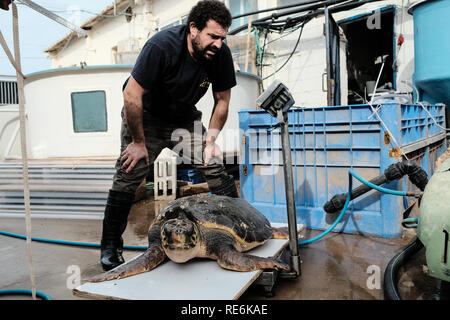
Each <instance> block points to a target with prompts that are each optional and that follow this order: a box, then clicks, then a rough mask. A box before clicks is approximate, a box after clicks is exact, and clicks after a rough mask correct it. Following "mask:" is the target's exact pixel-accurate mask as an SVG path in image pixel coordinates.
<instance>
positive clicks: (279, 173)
mask: <svg viewBox="0 0 450 320" xmlns="http://www.w3.org/2000/svg"><path fill="white" fill-rule="evenodd" d="M426 108H427V110H428V112H429V113H430V114H431V115H432V116H433V117H434V119H435V120H436V122H437V123H438V124H439V125H440V126H444V123H445V116H444V108H445V107H444V106H443V105H434V106H426ZM377 112H378V114H379V117H380V118H381V120H382V121H383V124H382V122H381V121H380V119H379V118H378V117H377V116H376V115H374V114H373V111H372V109H371V107H370V106H369V105H351V106H327V107H314V108H293V109H291V110H290V111H289V113H288V119H289V133H290V145H291V152H292V164H293V167H292V170H293V175H294V188H295V190H296V194H295V203H296V211H297V221H298V223H303V224H305V225H306V226H307V227H308V228H312V229H321V230H324V229H327V228H328V227H329V224H328V223H327V222H326V221H325V212H324V211H323V205H324V204H325V202H327V201H328V200H329V199H331V197H332V196H334V195H335V194H338V193H344V192H347V188H348V170H349V169H353V170H354V171H355V172H356V173H358V174H359V175H361V176H362V177H363V178H366V179H367V180H370V179H372V178H374V177H375V176H378V175H380V174H381V173H383V171H384V170H385V169H386V168H387V167H388V166H389V165H390V164H392V163H395V162H397V161H399V160H401V158H400V157H399V155H400V154H404V155H406V156H407V157H408V159H410V160H414V161H416V162H417V163H419V164H420V165H421V166H422V167H423V168H424V169H425V170H426V171H427V173H428V174H429V175H431V174H432V172H433V168H434V161H430V160H432V159H434V160H435V159H436V158H437V157H438V156H439V155H440V154H442V153H443V152H444V151H445V148H446V143H445V131H444V130H443V129H441V128H439V126H437V125H436V123H435V122H434V121H433V119H432V118H431V117H430V116H429V114H428V113H427V112H426V111H425V110H424V109H423V108H422V106H418V105H402V104H398V103H396V102H388V103H385V104H383V105H382V106H381V108H380V109H379V110H378V111H377ZM277 122H278V120H277V119H275V118H274V117H272V116H271V115H269V114H268V113H266V112H265V111H255V110H241V111H240V112H239V123H240V129H241V130H242V131H243V134H244V135H245V138H243V139H242V141H243V146H242V148H241V156H240V180H241V184H240V186H241V197H242V198H244V199H246V200H247V201H248V202H249V203H250V204H252V205H253V206H254V207H255V208H257V209H258V210H260V211H261V212H262V213H264V214H265V215H266V217H267V218H268V219H269V220H270V221H271V222H281V223H287V212H286V198H285V186H284V174H283V166H282V165H283V158H282V149H281V134H280V129H279V128H276V127H275V128H274V127H273V126H274V125H275V124H276V123H277ZM386 128H387V129H389V132H390V133H391V135H392V136H389V135H388V134H386V132H387V130H386ZM403 159H405V158H404V157H403ZM358 185H360V182H359V181H357V180H356V179H354V180H353V187H354V188H355V187H357V186H358ZM384 186H385V187H387V188H390V189H396V190H412V188H413V186H411V185H410V184H409V182H408V181H407V180H406V179H403V180H402V181H398V182H391V183H389V184H386V185H384ZM407 187H408V189H407ZM404 205H405V201H404V199H402V198H401V197H395V196H392V195H387V194H380V193H379V192H378V191H370V192H368V193H367V194H365V195H363V196H361V197H359V198H358V199H356V200H355V201H352V202H351V205H350V206H349V209H348V211H347V212H346V214H345V215H344V218H343V219H342V221H341V222H340V223H339V224H338V225H337V226H336V228H335V229H334V231H339V232H345V233H363V234H369V235H378V236H382V237H398V236H400V235H401V232H402V229H401V224H400V221H401V219H402V216H401V213H402V211H403V210H404Z"/></svg>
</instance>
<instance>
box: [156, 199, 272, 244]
mask: <svg viewBox="0 0 450 320" xmlns="http://www.w3.org/2000/svg"><path fill="white" fill-rule="evenodd" d="M178 217H180V218H181V217H187V218H188V219H189V220H191V221H194V222H195V223H197V224H198V225H200V226H203V227H204V228H208V229H222V230H226V231H228V232H229V233H230V234H232V235H233V236H234V237H235V238H237V240H239V241H240V242H246V243H249V244H250V243H261V242H265V241H266V240H268V239H270V237H271V236H272V228H271V226H270V223H269V221H268V220H267V218H266V217H265V216H264V215H263V214H262V213H261V212H259V211H258V210H256V209H255V208H254V207H252V206H251V205H250V204H249V203H248V202H247V201H246V200H244V199H240V198H230V197H226V196H218V195H193V196H189V197H183V198H180V199H177V200H174V201H172V202H171V203H170V204H169V206H168V207H166V208H165V209H163V210H162V211H160V213H159V214H158V215H157V216H156V217H155V220H154V223H153V224H162V223H164V222H165V221H167V220H169V219H174V218H178Z"/></svg>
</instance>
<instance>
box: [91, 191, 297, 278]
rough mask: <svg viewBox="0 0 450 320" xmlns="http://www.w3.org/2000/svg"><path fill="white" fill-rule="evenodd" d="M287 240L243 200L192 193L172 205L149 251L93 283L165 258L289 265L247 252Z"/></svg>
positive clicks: (244, 266) (160, 217)
mask: <svg viewBox="0 0 450 320" xmlns="http://www.w3.org/2000/svg"><path fill="white" fill-rule="evenodd" d="M272 237H273V238H287V237H288V235H287V234H286V233H284V232H282V231H281V230H278V229H275V228H272V227H271V225H270V223H269V221H268V220H267V219H266V217H265V216H264V215H263V214H262V213H260V212H259V211H258V210H256V209H255V208H254V207H252V206H251V205H250V204H249V203H248V202H247V201H245V200H244V199H240V198H231V197H227V196H218V195H193V196H188V197H184V198H180V199H177V200H174V201H172V202H171V203H169V206H167V207H166V208H165V209H163V210H162V211H161V212H160V213H159V214H157V215H156V217H155V219H154V221H153V223H152V224H151V225H150V227H149V231H148V249H147V251H145V252H144V253H143V254H141V255H140V256H138V257H136V258H135V259H133V260H130V261H129V262H127V263H125V264H122V265H120V266H118V267H116V268H114V269H112V270H110V271H108V272H106V273H103V274H100V275H97V276H95V277H93V278H91V279H88V280H87V281H89V282H100V281H105V280H112V279H118V278H125V277H128V276H132V275H135V274H138V273H143V272H147V271H150V270H152V269H154V268H156V267H157V266H158V265H159V264H161V263H162V262H163V261H164V260H165V259H166V257H168V258H169V259H170V260H172V261H174V262H178V263H182V262H186V261H188V260H190V259H192V258H195V257H201V258H210V259H214V260H217V262H218V264H219V265H220V266H221V267H222V268H225V269H230V270H236V271H251V270H256V269H282V270H288V269H289V266H288V265H287V264H286V263H284V262H282V261H279V260H277V259H274V258H263V257H257V256H253V255H249V254H246V253H243V252H245V251H248V250H250V249H252V248H254V247H256V246H259V245H262V244H263V243H265V242H266V241H267V240H269V239H270V238H272Z"/></svg>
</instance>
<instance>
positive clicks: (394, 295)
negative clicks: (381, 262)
mask: <svg viewBox="0 0 450 320" xmlns="http://www.w3.org/2000/svg"><path fill="white" fill-rule="evenodd" d="M422 248H423V244H422V242H421V241H420V240H419V238H416V239H415V240H414V241H413V242H411V243H410V244H409V245H407V246H406V247H405V248H404V249H403V250H402V251H400V252H399V253H397V254H396V255H395V256H394V257H393V258H392V259H391V261H389V263H388V265H387V267H386V270H385V271H384V282H383V289H384V298H385V299H387V300H402V298H401V297H400V294H399V293H398V289H397V281H398V270H399V269H400V267H401V266H403V265H404V264H406V262H407V261H408V260H409V258H410V257H411V256H412V255H414V254H415V253H417V252H418V251H419V250H420V249H422Z"/></svg>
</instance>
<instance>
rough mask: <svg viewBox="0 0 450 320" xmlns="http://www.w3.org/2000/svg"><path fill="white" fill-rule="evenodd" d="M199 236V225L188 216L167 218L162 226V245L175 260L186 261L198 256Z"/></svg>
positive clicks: (171, 258) (170, 257)
mask: <svg viewBox="0 0 450 320" xmlns="http://www.w3.org/2000/svg"><path fill="white" fill-rule="evenodd" d="M199 236H200V235H199V232H198V228H197V225H196V224H195V223H193V222H192V221H191V220H189V219H186V218H176V219H170V220H167V221H166V223H164V224H163V226H162V228H161V241H162V246H163V248H164V251H165V252H166V255H167V256H168V257H169V259H170V260H172V261H174V262H179V263H181V262H186V261H188V260H190V259H192V258H194V257H196V256H197V252H198V249H199V247H200V246H199Z"/></svg>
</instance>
